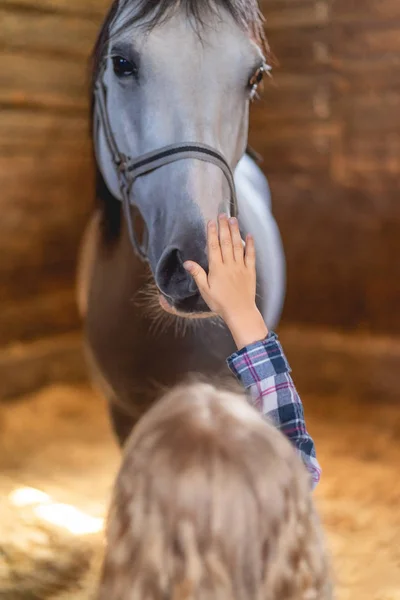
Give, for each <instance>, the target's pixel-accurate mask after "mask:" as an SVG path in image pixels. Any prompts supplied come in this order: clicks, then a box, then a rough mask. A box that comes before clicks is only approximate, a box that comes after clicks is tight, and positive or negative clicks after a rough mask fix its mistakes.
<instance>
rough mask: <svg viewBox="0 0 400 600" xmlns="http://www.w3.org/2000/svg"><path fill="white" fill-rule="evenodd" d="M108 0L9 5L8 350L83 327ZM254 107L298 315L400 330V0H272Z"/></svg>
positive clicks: (4, 204) (1, 134)
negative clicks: (90, 115)
mask: <svg viewBox="0 0 400 600" xmlns="http://www.w3.org/2000/svg"><path fill="white" fill-rule="evenodd" d="M108 4H109V2H108V0H85V1H84V2H82V1H81V0H2V2H1V5H0V32H1V33H0V36H1V38H0V109H1V110H0V208H1V214H0V347H4V346H5V345H7V344H9V343H12V342H14V341H15V340H22V341H26V340H33V339H36V338H39V337H42V336H46V335H50V334H51V335H53V334H56V333H62V332H66V331H69V330H71V329H72V328H75V327H76V326H77V324H78V319H77V314H76V309H75V300H74V291H73V282H74V273H75V259H76V249H77V245H78V240H79V237H80V235H81V232H82V228H83V225H84V222H85V219H86V216H87V214H88V210H89V207H90V205H91V201H92V198H91V194H92V174H91V167H90V161H91V158H90V149H89V144H88V136H87V127H88V122H87V86H86V83H87V70H86V61H87V57H88V54H89V50H90V48H91V46H92V44H93V41H94V38H95V35H96V32H97V30H98V27H99V24H100V22H101V19H102V16H103V14H104V12H105V9H106V7H107V6H108ZM262 8H263V11H264V14H265V15H266V18H267V31H268V37H269V39H270V43H271V46H272V49H273V51H274V53H275V55H276V56H277V58H278V60H279V62H280V66H279V68H276V69H275V78H274V85H272V86H271V85H269V86H267V88H266V90H265V95H264V100H263V101H262V102H261V103H259V104H258V105H257V106H255V107H254V110H253V120H252V133H251V141H252V143H253V145H254V146H255V147H256V148H257V149H258V150H259V151H260V152H261V153H262V154H263V155H264V157H265V163H264V167H265V171H266V173H267V174H268V176H269V178H270V182H271V187H272V192H273V201H274V206H275V212H276V216H277V218H278V221H279V224H280V227H281V229H282V233H283V237H284V242H285V247H286V254H287V259H288V298H287V303H286V308H285V312H284V320H285V321H286V322H300V323H306V324H307V323H313V324H323V325H334V326H341V327H350V328H351V327H358V326H365V327H368V328H370V329H373V330H375V331H392V330H394V331H397V332H399V331H400V311H398V310H396V309H397V307H398V306H399V303H400V261H399V260H398V256H399V254H400V235H399V233H400V230H399V224H400V203H399V200H398V194H399V192H398V187H399V186H398V184H399V172H400V102H399V100H400V69H399V66H400V4H399V2H398V0H336V1H335V2H334V3H330V2H327V1H326V0H317V1H312V0H268V1H265V2H263V6H262Z"/></svg>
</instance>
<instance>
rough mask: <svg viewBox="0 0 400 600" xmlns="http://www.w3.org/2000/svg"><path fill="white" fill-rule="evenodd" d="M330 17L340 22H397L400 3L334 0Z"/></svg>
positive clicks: (395, 0)
mask: <svg viewBox="0 0 400 600" xmlns="http://www.w3.org/2000/svg"><path fill="white" fill-rule="evenodd" d="M331 18H332V21H333V22H340V23H350V22H352V23H371V25H376V24H377V23H379V22H387V23H389V22H396V21H397V22H398V21H399V19H400V3H399V2H397V0H335V2H333V3H332V11H331Z"/></svg>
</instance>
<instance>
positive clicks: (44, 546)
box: [0, 387, 400, 600]
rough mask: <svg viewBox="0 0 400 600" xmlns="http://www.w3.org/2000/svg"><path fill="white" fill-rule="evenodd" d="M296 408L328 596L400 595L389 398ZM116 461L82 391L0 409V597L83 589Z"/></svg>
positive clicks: (396, 423)
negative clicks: (302, 413) (311, 455)
mask: <svg viewBox="0 0 400 600" xmlns="http://www.w3.org/2000/svg"><path fill="white" fill-rule="evenodd" d="M305 409H306V415H307V421H308V425H309V429H310V431H311V433H312V434H313V436H314V438H315V441H316V444H317V449H318V456H319V459H320V462H321V463H322V466H323V470H324V472H323V480H322V483H321V484H320V486H319V488H318V490H317V492H316V501H317V504H318V507H319V509H320V513H321V515H322V519H323V522H324V525H325V528H326V532H327V538H328V543H329V546H330V549H331V552H332V555H333V563H334V570H335V578H336V590H337V593H336V597H337V598H338V600H350V599H351V600H400V478H399V469H400V445H399V438H400V403H398V404H392V405H388V404H384V403H379V402H378V401H377V402H375V403H371V402H369V403H368V405H367V406H362V405H359V404H358V403H357V401H356V399H355V398H354V397H348V398H346V397H341V398H338V397H335V396H329V397H324V396H313V397H308V398H307V399H306V401H305ZM118 460H119V452H118V450H117V447H116V444H115V443H114V440H113V438H112V435H111V433H110V429H109V424H108V420H107V411H106V407H105V405H104V403H103V401H102V400H101V399H99V398H98V397H97V396H96V395H95V394H94V393H93V391H91V390H90V389H89V388H88V387H79V388H78V387H52V388H47V389H45V390H43V391H41V392H40V393H37V394H35V395H33V396H30V397H25V398H21V400H19V401H13V402H12V403H9V404H3V405H2V406H1V407H0V472H1V475H0V495H1V500H0V599H6V600H28V599H29V600H44V599H47V598H52V599H57V600H61V599H62V600H66V599H70V598H71V599H77V600H81V599H82V600H83V598H85V599H88V598H90V597H91V595H92V593H93V590H94V589H95V584H96V578H97V574H98V570H99V565H100V562H101V553H102V533H101V524H102V521H101V519H102V518H103V516H104V512H105V506H106V502H107V498H108V496H109V491H110V486H111V483H112V480H113V477H114V475H115V473H116V469H117V466H118ZM30 488H33V489H30ZM39 492H42V493H39Z"/></svg>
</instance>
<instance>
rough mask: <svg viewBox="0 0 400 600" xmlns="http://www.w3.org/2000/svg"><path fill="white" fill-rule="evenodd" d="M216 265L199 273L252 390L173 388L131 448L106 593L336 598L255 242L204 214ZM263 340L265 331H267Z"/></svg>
mask: <svg viewBox="0 0 400 600" xmlns="http://www.w3.org/2000/svg"><path fill="white" fill-rule="evenodd" d="M209 257H210V271H209V275H208V276H207V275H206V274H205V273H204V272H203V271H202V270H201V268H200V267H199V266H198V265H196V264H195V263H187V264H186V268H187V269H188V270H189V271H190V272H191V273H192V275H193V276H194V278H195V280H196V282H197V284H198V286H199V289H200V291H201V293H202V295H203V297H204V299H205V300H206V302H207V303H208V304H209V306H210V308H211V310H213V311H214V312H216V313H217V314H219V315H221V316H222V318H224V319H225V320H226V323H227V325H228V326H229V327H230V329H231V332H232V335H233V337H234V339H235V341H236V343H237V345H238V348H239V351H238V352H237V353H236V354H235V355H233V356H232V357H231V358H230V359H229V365H230V367H231V369H232V370H233V372H234V373H235V374H236V375H237V376H238V377H239V378H240V380H241V381H242V382H243V384H244V386H246V387H249V388H250V390H251V394H252V397H253V399H254V403H255V404H256V406H257V407H258V408H261V409H262V412H263V413H264V414H265V415H266V416H268V417H269V419H263V418H262V417H261V416H260V415H259V414H258V412H257V411H256V410H255V409H254V408H253V407H251V406H250V405H249V403H248V402H246V400H245V397H244V395H243V396H242V395H239V394H237V393H233V392H228V391H222V390H217V389H216V388H215V387H213V386H212V385H210V384H205V383H197V384H192V385H187V386H181V387H178V388H175V389H173V390H172V391H170V392H169V393H168V394H167V395H166V396H164V398H162V399H161V400H160V401H159V402H158V403H157V404H156V405H155V406H154V407H152V408H151V409H150V410H149V412H148V413H146V414H145V415H144V416H143V417H142V419H141V420H140V421H139V423H138V424H137V426H136V427H135V429H134V430H133V432H132V434H131V437H130V439H129V440H128V443H127V444H126V447H125V452H124V459H123V462H122V466H121V469H120V472H119V475H118V477H117V481H116V485H115V489H114V494H113V500H112V504H111V510H110V514H109V520H108V527H107V550H106V557H105V561H104V565H103V573H102V580H101V585H100V590H99V595H98V600H328V599H330V598H331V591H330V584H329V576H328V567H327V559H326V554H325V551H324V546H323V543H322V540H321V535H320V526H319V522H318V519H317V516H316V513H315V511H314V507H313V503H312V498H311V493H310V486H309V478H308V477H307V473H306V470H305V469H304V467H303V465H302V463H301V461H300V460H299V458H298V457H297V456H296V453H295V451H294V449H293V446H292V445H291V444H290V443H289V441H288V440H287V439H286V438H285V436H284V435H283V434H282V433H281V432H280V431H278V428H277V427H275V426H274V425H273V424H272V423H270V420H272V421H273V422H274V423H275V424H277V425H278V426H279V427H280V428H281V429H282V430H283V431H284V432H285V433H286V436H287V437H288V438H289V439H290V440H291V441H292V442H293V444H294V446H295V448H296V449H297V450H298V453H299V455H300V456H301V458H302V459H303V461H304V463H305V464H306V466H307V468H308V470H309V471H310V472H311V473H312V475H313V476H314V483H315V481H316V480H317V473H319V468H318V463H317V462H316V459H315V453H314V446H313V443H312V440H311V438H310V437H309V436H308V434H307V433H306V429H305V426H304V421H303V414H302V406H301V403H300V399H299V398H298V395H297V393H296V390H295V388H294V385H293V383H292V381H291V379H290V375H289V373H288V371H289V368H288V366H287V363H286V360H285V358H284V356H283V353H282V350H281V347H280V345H279V343H278V341H277V339H276V336H274V335H270V334H268V332H267V329H266V326H265V324H264V322H263V320H262V318H261V315H260V313H259V312H258V311H257V309H256V307H255V302H254V297H255V267H254V260H255V257H254V246H253V242H252V239H251V238H248V239H247V246H246V253H245V254H244V251H243V247H242V244H241V240H240V235H239V231H238V228H237V223H236V221H230V222H229V223H228V221H227V219H226V218H225V217H222V218H221V220H220V242H219V240H218V235H217V229H216V226H215V224H211V225H210V226H209ZM258 340H262V341H258Z"/></svg>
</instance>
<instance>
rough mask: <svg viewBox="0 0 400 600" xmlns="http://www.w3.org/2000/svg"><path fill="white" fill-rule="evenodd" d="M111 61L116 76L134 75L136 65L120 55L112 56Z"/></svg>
mask: <svg viewBox="0 0 400 600" xmlns="http://www.w3.org/2000/svg"><path fill="white" fill-rule="evenodd" d="M112 61H113V68H114V73H115V74H116V75H117V76H118V77H129V76H130V75H135V74H136V73H137V67H136V65H135V64H133V63H131V62H129V60H126V58H123V57H122V56H113V58H112Z"/></svg>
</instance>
